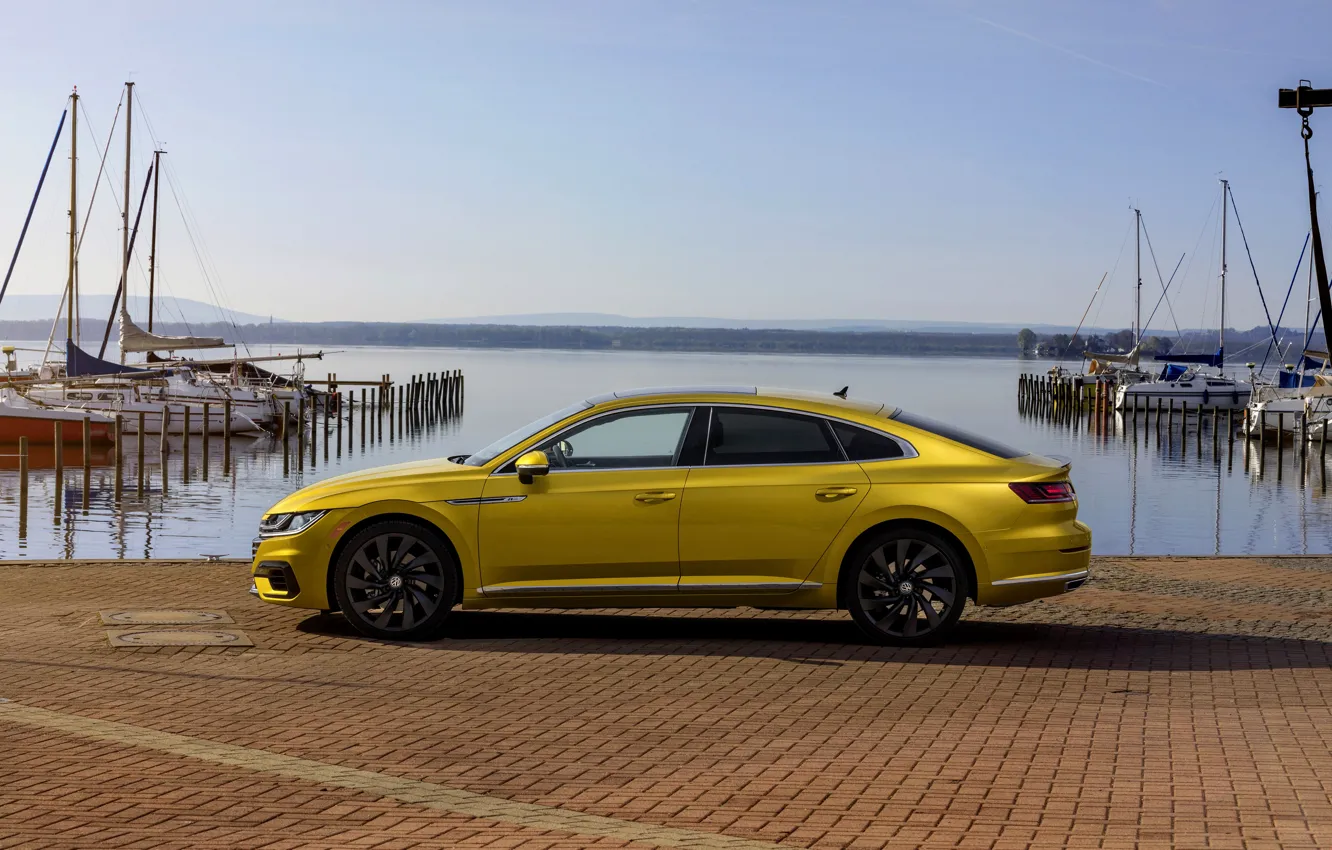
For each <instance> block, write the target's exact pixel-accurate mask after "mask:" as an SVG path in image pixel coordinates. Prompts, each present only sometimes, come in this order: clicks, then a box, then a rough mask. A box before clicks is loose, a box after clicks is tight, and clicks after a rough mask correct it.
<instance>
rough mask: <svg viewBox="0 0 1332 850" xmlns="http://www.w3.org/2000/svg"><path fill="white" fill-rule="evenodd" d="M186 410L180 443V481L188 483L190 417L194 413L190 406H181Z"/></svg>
mask: <svg viewBox="0 0 1332 850" xmlns="http://www.w3.org/2000/svg"><path fill="white" fill-rule="evenodd" d="M181 406H182V407H183V408H185V418H184V419H183V420H181V437H182V439H181V441H180V447H181V448H180V454H181V463H180V480H181V481H186V482H188V481H189V480H190V431H191V428H190V416H191V415H192V414H193V413H194V411H192V410H191V409H190V406H189V405H188V404H185V405H181Z"/></svg>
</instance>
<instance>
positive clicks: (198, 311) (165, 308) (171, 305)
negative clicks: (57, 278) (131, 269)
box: [0, 292, 283, 325]
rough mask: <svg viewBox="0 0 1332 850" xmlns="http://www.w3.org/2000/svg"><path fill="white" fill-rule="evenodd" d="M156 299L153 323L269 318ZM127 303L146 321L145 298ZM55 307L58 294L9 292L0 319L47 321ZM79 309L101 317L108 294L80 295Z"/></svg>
mask: <svg viewBox="0 0 1332 850" xmlns="http://www.w3.org/2000/svg"><path fill="white" fill-rule="evenodd" d="M156 301H157V303H156V305H155V306H154V309H153V319H154V323H156V322H158V321H162V322H185V323H187V324H191V325H195V324H204V323H207V322H225V321H228V319H230V320H231V321H235V322H236V323H237V324H244V325H255V324H262V323H265V322H268V321H269V320H270V317H269V316H260V315H257V314H255V313H240V312H236V311H232V312H230V313H226V312H224V311H222V310H221V309H219V308H217V307H215V306H213V305H212V304H207V303H204V302H203V301H194V300H192V299H189V298H172V297H171V296H169V295H159V296H158V297H157V299H156ZM128 306H129V311H130V316H131V317H133V319H134V320H135V321H136V322H138V321H144V322H146V321H147V320H148V299H147V298H145V297H143V296H139V295H131V296H130V298H129V304H128ZM59 309H60V296H59V295H26V294H18V293H13V292H11V293H9V294H7V295H5V300H4V301H3V302H2V303H0V321H12V322H22V321H32V320H34V319H36V320H45V321H51V320H53V319H54V318H55V315H56V312H57V311H58V310H59ZM79 311H80V313H81V314H82V316H83V317H84V318H85V319H90V318H93V317H94V316H101V317H102V318H103V320H105V317H106V316H107V315H109V314H110V312H111V296H110V295H84V296H81V297H80V298H79ZM272 321H274V322H281V321H283V320H282V319H272Z"/></svg>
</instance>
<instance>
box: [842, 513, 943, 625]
mask: <svg viewBox="0 0 1332 850" xmlns="http://www.w3.org/2000/svg"><path fill="white" fill-rule="evenodd" d="M843 581H844V584H843V588H842V589H843V592H844V594H845V595H844V597H843V598H844V599H845V600H846V605H847V608H848V610H850V612H851V618H852V619H853V620H855V623H856V625H857V626H858V627H860V630H861V631H862V632H864V634H865V637H867V638H869V640H870V641H872V642H874V643H879V644H885V645H891V646H934V645H936V644H938V643H941V642H942V641H943V640H944V638H946V637H947V636H948V634H949V632H951V631H952V630H953V628H954V626H956V625H957V620H958V618H959V617H961V616H962V609H963V608H964V607H966V604H967V596H968V595H969V593H970V587H969V582H968V579H967V570H966V566H965V562H964V561H963V558H962V553H961V552H959V551H958V547H957V545H956V544H955V543H953V542H951V541H949V540H946V539H944V537H943V536H942V535H940V534H937V533H935V532H933V531H929V530H927V529H924V528H919V527H911V526H906V527H902V528H896V529H889V530H887V531H882V532H879V533H877V534H873V535H870V536H869V537H867V538H865V539H864V540H863V541H861V542H860V543H859V544H857V545H856V547H855V548H854V549H853V550H852V551H851V554H850V556H849V557H848V558H847V562H846V566H845V567H844V568H843Z"/></svg>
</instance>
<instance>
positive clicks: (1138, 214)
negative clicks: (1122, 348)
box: [1133, 207, 1142, 348]
mask: <svg viewBox="0 0 1332 850" xmlns="http://www.w3.org/2000/svg"><path fill="white" fill-rule="evenodd" d="M1133 221H1134V224H1135V225H1136V226H1137V230H1136V235H1135V236H1134V242H1133V253H1134V256H1135V257H1136V258H1137V264H1138V288H1137V289H1136V290H1134V292H1133V347H1134V348H1137V347H1138V345H1139V343H1141V342H1142V210H1140V209H1138V208H1137V207H1134V208H1133Z"/></svg>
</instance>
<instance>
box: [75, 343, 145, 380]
mask: <svg viewBox="0 0 1332 850" xmlns="http://www.w3.org/2000/svg"><path fill="white" fill-rule="evenodd" d="M146 371H148V370H146V369H136V368H135V367H133V366H125V365H123V364H121V363H112V362H111V361H110V360H103V359H101V358H100V357H94V356H93V355H91V354H89V353H88V352H86V351H84V350H83V349H82V348H79V347H78V346H77V345H75V344H74V340H72V339H67V340H65V374H67V375H69V377H71V378H82V377H85V376H88V375H121V374H128V373H130V372H146Z"/></svg>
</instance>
